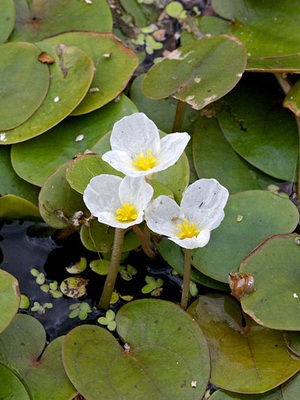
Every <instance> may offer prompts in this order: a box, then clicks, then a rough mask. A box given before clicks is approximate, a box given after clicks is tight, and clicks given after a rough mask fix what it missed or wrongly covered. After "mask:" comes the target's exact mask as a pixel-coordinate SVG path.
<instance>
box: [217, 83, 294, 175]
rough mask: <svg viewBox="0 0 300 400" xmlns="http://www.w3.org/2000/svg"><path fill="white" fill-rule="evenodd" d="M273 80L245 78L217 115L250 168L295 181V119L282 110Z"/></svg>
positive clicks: (224, 131)
mask: <svg viewBox="0 0 300 400" xmlns="http://www.w3.org/2000/svg"><path fill="white" fill-rule="evenodd" d="M282 100H283V99H282V94H281V91H279V90H278V87H277V85H276V81H275V80H274V79H273V78H269V79H267V78H265V77H255V78H254V79H253V77H252V76H250V77H248V79H245V80H243V81H242V82H241V83H240V84H239V85H238V86H237V87H236V88H235V89H234V90H233V91H232V92H231V93H229V94H228V95H227V96H226V98H225V99H223V101H224V103H225V106H226V107H224V108H222V109H221V110H220V112H219V113H218V118H219V123H220V127H221V130H222V132H223V133H224V136H225V137H226V139H227V140H228V142H229V143H230V145H231V146H232V147H233V148H234V149H235V151H236V152H237V153H238V154H239V155H241V156H242V157H243V158H244V159H246V160H247V161H248V162H249V163H250V164H252V165H253V166H255V167H256V168H258V169H260V170H261V171H263V172H265V173H266V174H269V175H271V176H273V177H275V178H277V179H282V180H287V181H296V180H297V162H298V151H299V150H298V148H299V145H298V143H299V139H298V132H297V125H296V122H295V118H294V116H293V114H292V113H291V112H289V111H288V110H285V109H284V108H283V107H282V106H281V103H282Z"/></svg>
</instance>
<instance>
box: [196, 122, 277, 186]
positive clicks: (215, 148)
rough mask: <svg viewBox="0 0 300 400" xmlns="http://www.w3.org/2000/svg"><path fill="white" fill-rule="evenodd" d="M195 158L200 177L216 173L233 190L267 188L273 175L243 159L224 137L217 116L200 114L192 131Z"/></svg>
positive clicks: (215, 175) (223, 183) (217, 177)
mask: <svg viewBox="0 0 300 400" xmlns="http://www.w3.org/2000/svg"><path fill="white" fill-rule="evenodd" d="M193 158H194V165H195V169H196V171H197V174H198V177H199V178H211V177H214V178H215V179H217V180H218V181H219V182H220V183H221V184H222V185H224V186H225V187H226V188H227V189H228V190H229V192H230V193H231V194H233V193H236V192H241V191H243V190H251V189H266V188H267V186H268V185H269V184H270V183H274V179H273V178H272V177H271V176H269V175H265V174H263V173H262V172H261V171H259V170H258V169H256V168H254V167H253V166H252V165H251V164H248V163H247V162H246V161H245V160H243V159H242V158H241V157H240V156H239V155H238V154H237V153H236V152H235V151H234V150H233V148H232V147H231V146H230V144H229V143H228V142H227V140H226V139H225V137H224V135H223V133H222V131H221V129H220V127H219V124H218V121H217V120H216V119H215V118H206V117H200V118H199V120H198V123H197V126H196V129H195V132H194V134H193Z"/></svg>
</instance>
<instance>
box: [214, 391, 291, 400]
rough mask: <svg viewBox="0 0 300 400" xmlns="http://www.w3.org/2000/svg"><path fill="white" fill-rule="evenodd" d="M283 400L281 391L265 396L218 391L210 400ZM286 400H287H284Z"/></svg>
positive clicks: (267, 393) (271, 392)
mask: <svg viewBox="0 0 300 400" xmlns="http://www.w3.org/2000/svg"><path fill="white" fill-rule="evenodd" d="M279 399H280V400H281V399H282V396H281V391H280V390H276V389H275V390H272V391H270V392H266V393H264V394H251V395H249V394H240V393H232V392H227V391H226V390H217V391H216V392H214V393H213V394H212V395H211V396H210V398H209V400H279ZM284 400H286V399H284Z"/></svg>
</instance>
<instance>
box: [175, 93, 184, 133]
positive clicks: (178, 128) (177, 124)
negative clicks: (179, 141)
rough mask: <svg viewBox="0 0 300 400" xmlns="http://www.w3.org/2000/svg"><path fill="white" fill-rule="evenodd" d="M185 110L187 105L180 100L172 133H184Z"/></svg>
mask: <svg viewBox="0 0 300 400" xmlns="http://www.w3.org/2000/svg"><path fill="white" fill-rule="evenodd" d="M185 109H186V103H185V102H183V101H181V100H178V103H177V108H176V114H175V118H174V123H173V128H172V132H181V131H182V125H183V120H184V114H185Z"/></svg>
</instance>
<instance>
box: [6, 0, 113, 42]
mask: <svg viewBox="0 0 300 400" xmlns="http://www.w3.org/2000/svg"><path fill="white" fill-rule="evenodd" d="M15 5H16V24H15V27H14V31H13V34H12V35H11V37H10V40H13V41H28V42H35V41H37V40H41V39H42V38H44V37H46V36H51V35H55V34H57V33H59V32H65V31H69V30H75V29H82V30H96V31H99V32H110V31H111V29H112V15H111V11H110V8H109V5H108V4H107V2H106V1H105V0H92V1H91V2H90V4H89V3H88V2H87V1H85V0H82V1H75V2H73V1H72V2H70V1H69V0H51V2H50V3H49V2H47V1H44V0H35V1H34V2H32V1H30V2H28V1H26V0H15Z"/></svg>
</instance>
